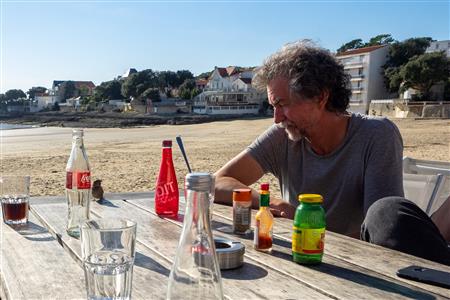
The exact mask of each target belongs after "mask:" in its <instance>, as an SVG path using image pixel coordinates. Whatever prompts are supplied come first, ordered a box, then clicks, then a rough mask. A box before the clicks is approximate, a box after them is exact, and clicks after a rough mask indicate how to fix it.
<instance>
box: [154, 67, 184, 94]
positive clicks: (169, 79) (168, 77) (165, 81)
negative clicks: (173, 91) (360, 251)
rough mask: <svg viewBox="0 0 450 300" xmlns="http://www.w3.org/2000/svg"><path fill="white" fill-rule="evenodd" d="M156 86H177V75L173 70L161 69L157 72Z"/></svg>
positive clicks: (162, 87) (161, 87)
mask: <svg viewBox="0 0 450 300" xmlns="http://www.w3.org/2000/svg"><path fill="white" fill-rule="evenodd" d="M157 76H158V87H159V88H160V89H161V90H163V89H164V88H166V87H167V88H173V87H176V86H178V85H179V84H178V75H177V73H175V72H173V71H162V72H158V73H157Z"/></svg>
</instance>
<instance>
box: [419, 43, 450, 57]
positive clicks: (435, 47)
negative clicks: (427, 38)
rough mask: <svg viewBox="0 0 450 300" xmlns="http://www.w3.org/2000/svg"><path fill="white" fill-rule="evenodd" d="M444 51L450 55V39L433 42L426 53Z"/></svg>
mask: <svg viewBox="0 0 450 300" xmlns="http://www.w3.org/2000/svg"><path fill="white" fill-rule="evenodd" d="M439 51H443V52H445V54H446V55H447V57H450V40H445V41H435V42H431V43H430V46H429V47H428V48H427V50H425V53H431V52H439Z"/></svg>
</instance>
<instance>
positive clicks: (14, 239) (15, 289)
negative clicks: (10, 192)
mask: <svg viewBox="0 0 450 300" xmlns="http://www.w3.org/2000/svg"><path fill="white" fill-rule="evenodd" d="M0 210H1V208H0ZM0 226H1V243H0V251H1V272H0V277H1V284H2V287H1V291H2V293H1V298H2V299H85V298H86V288H85V284H84V274H83V270H82V269H81V268H79V267H78V266H77V265H76V263H75V262H74V261H73V260H72V259H71V257H70V256H69V255H68V254H67V253H66V251H64V249H62V248H61V247H60V246H59V243H58V241H57V240H56V239H55V238H54V237H53V236H52V235H51V234H50V233H49V232H48V230H47V229H46V228H45V227H43V226H42V225H41V224H40V222H39V221H38V220H37V219H36V218H35V216H34V215H33V214H31V213H30V214H29V222H28V224H26V225H21V226H8V225H6V224H4V223H3V222H1V225H0Z"/></svg>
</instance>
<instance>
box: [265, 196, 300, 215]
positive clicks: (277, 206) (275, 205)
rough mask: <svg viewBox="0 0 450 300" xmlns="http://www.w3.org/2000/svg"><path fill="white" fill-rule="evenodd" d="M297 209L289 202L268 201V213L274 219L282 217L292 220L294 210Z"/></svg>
mask: <svg viewBox="0 0 450 300" xmlns="http://www.w3.org/2000/svg"><path fill="white" fill-rule="evenodd" d="M296 209H297V207H295V206H293V205H292V204H290V203H289V202H285V201H283V200H280V199H271V200H270V212H271V213H272V214H273V216H274V217H276V218H278V217H282V218H287V219H291V220H292V219H294V216H295V210H296Z"/></svg>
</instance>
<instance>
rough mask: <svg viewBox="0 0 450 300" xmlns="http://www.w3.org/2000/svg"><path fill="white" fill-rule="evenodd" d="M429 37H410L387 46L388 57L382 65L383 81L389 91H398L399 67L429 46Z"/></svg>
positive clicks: (400, 76)
mask: <svg viewBox="0 0 450 300" xmlns="http://www.w3.org/2000/svg"><path fill="white" fill-rule="evenodd" d="M431 41H432V39H431V38H430V37H419V38H410V39H407V40H405V41H403V42H394V43H392V44H391V45H390V46H389V52H388V59H387V61H386V64H385V65H384V66H383V70H384V71H383V72H384V79H385V80H384V83H385V86H386V88H387V89H388V90H389V91H390V92H391V93H398V92H399V89H400V85H401V83H402V80H401V79H402V75H401V74H400V68H401V67H402V66H403V65H405V64H406V63H408V61H409V60H410V59H411V58H412V57H414V56H416V55H422V54H423V53H425V50H426V49H427V48H428V47H429V46H430V42H431Z"/></svg>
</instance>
